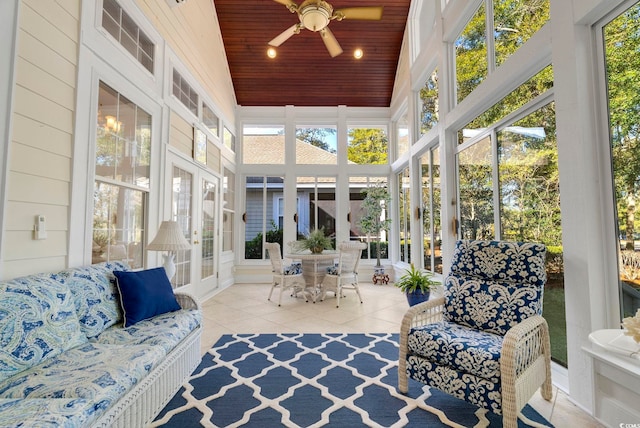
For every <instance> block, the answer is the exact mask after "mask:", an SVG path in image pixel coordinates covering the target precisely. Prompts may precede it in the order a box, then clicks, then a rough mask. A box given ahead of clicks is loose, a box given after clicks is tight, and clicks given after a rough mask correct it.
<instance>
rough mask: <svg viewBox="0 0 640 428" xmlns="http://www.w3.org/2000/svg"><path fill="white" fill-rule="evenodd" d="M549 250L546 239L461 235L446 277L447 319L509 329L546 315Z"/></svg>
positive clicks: (496, 330)
mask: <svg viewBox="0 0 640 428" xmlns="http://www.w3.org/2000/svg"><path fill="white" fill-rule="evenodd" d="M545 255H546V247H545V246H544V245H542V244H534V243H518V242H508V241H469V240H461V241H458V242H457V243H456V248H455V251H454V255H453V260H452V264H451V271H450V273H449V275H448V276H447V278H446V279H445V283H444V297H445V314H444V319H445V320H447V321H452V322H455V323H458V324H462V325H466V326H468V327H471V328H474V329H478V330H483V331H487V332H490V333H495V334H500V335H505V334H506V333H507V331H508V330H509V329H510V328H511V327H513V326H515V325H516V324H518V323H519V322H521V321H523V320H525V319H526V318H529V317H530V316H532V315H541V314H542V294H543V290H544V284H545V282H546V272H545Z"/></svg>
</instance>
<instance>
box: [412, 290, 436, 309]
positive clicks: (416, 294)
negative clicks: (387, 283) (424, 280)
mask: <svg viewBox="0 0 640 428" xmlns="http://www.w3.org/2000/svg"><path fill="white" fill-rule="evenodd" d="M406 295H407V302H409V306H415V305H417V304H418V303H422V302H426V301H427V300H429V296H430V295H431V291H422V290H416V291H413V292H407V293H406Z"/></svg>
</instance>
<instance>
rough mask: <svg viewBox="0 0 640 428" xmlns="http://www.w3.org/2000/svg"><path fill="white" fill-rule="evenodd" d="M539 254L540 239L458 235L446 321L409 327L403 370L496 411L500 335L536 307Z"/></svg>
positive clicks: (540, 284) (541, 271)
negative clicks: (460, 237)
mask: <svg viewBox="0 0 640 428" xmlns="http://www.w3.org/2000/svg"><path fill="white" fill-rule="evenodd" d="M545 256H546V247H545V246H544V245H542V244H532V243H516V242H505V241H468V240H462V241H458V242H457V243H456V248H455V251H454V254H453V259H452V264H451V271H450V273H449V275H448V276H447V277H446V279H445V283H444V313H443V319H444V320H443V321H441V322H437V323H432V324H427V325H424V326H421V327H415V328H413V329H411V330H410V332H409V335H408V349H407V375H408V376H409V377H410V378H412V379H414V380H417V381H418V382H422V383H425V384H427V385H430V386H432V387H435V388H438V389H440V390H441V391H444V392H446V393H449V394H451V395H454V396H456V397H458V398H461V399H463V400H466V401H468V402H470V403H473V404H475V405H477V406H480V407H483V408H486V409H489V410H491V411H493V412H494V413H498V414H500V413H501V412H502V411H501V408H502V390H501V370H500V356H501V353H502V345H503V339H504V335H505V334H507V332H508V331H509V329H511V328H512V327H513V326H515V325H517V324H518V323H520V322H521V321H523V320H525V319H526V318H529V317H531V316H533V315H541V314H542V295H543V289H544V284H545V282H546V273H545Z"/></svg>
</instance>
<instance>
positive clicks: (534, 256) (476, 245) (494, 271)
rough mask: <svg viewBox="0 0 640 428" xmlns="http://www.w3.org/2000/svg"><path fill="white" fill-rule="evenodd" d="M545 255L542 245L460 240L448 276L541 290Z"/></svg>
mask: <svg viewBox="0 0 640 428" xmlns="http://www.w3.org/2000/svg"><path fill="white" fill-rule="evenodd" d="M546 252H547V249H546V247H545V246H544V245H543V244H536V243H520V242H510V241H471V240H460V241H457V242H456V248H455V250H454V252H453V259H452V261H451V271H450V274H451V275H455V276H458V275H461V276H471V277H476V278H484V279H487V280H499V281H507V282H513V283H528V284H530V285H532V286H537V287H543V286H544V284H545V282H546V281H547V274H546V270H545V258H546Z"/></svg>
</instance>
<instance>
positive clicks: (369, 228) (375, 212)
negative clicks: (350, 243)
mask: <svg viewBox="0 0 640 428" xmlns="http://www.w3.org/2000/svg"><path fill="white" fill-rule="evenodd" d="M362 192H363V193H365V194H366V196H365V198H364V201H362V208H363V210H364V215H363V216H362V217H361V218H360V222H359V224H360V228H361V229H362V231H363V232H364V233H367V234H371V235H373V236H375V240H376V258H377V263H376V273H384V269H383V268H382V265H381V264H380V232H382V231H385V232H387V231H389V227H391V219H390V218H384V217H383V213H384V212H385V210H386V209H387V207H388V206H389V203H390V202H391V195H390V194H389V190H387V186H386V185H385V184H384V183H381V182H379V183H376V184H374V185H372V186H369V187H367V188H366V189H363V190H362Z"/></svg>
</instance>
